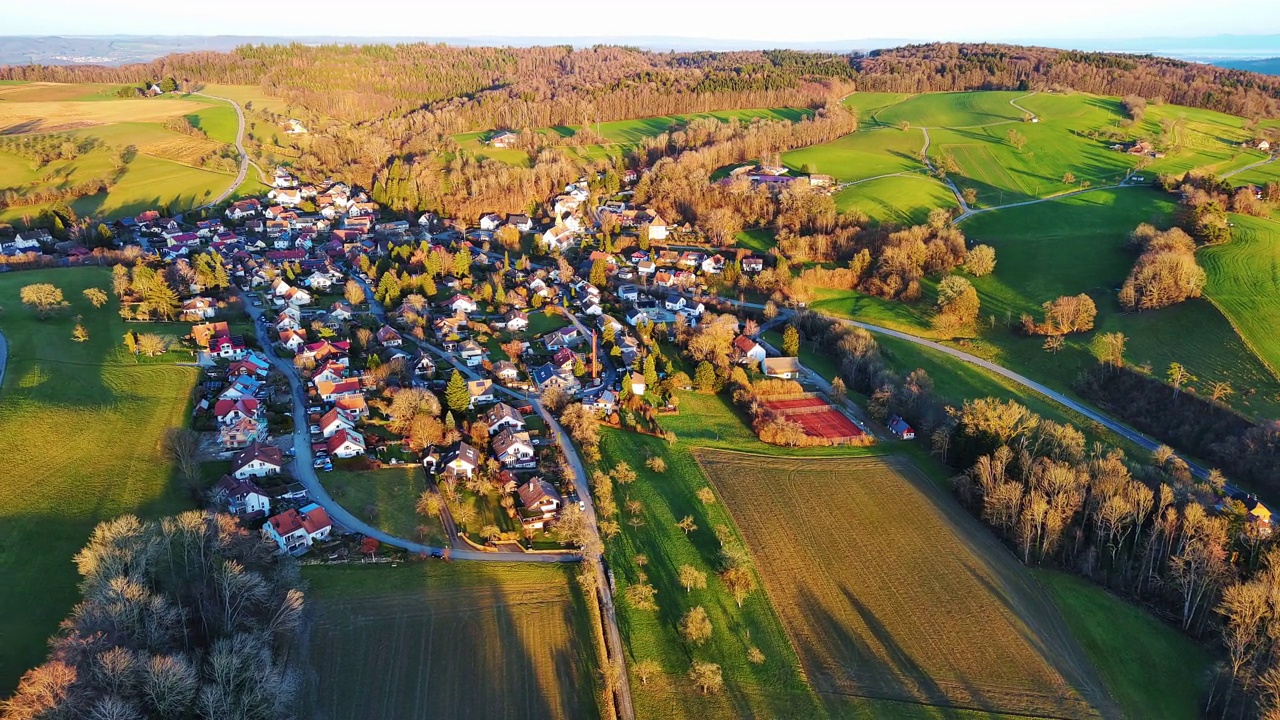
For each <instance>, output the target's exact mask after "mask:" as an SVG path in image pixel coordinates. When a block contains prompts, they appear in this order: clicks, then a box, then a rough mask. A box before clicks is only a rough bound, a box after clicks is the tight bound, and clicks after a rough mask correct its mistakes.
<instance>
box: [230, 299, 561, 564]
mask: <svg viewBox="0 0 1280 720" xmlns="http://www.w3.org/2000/svg"><path fill="white" fill-rule="evenodd" d="M241 298H242V300H244V306H245V309H246V310H247V311H248V313H249V316H250V317H251V318H252V319H253V324H254V330H255V332H256V334H257V337H258V343H259V344H261V346H262V348H263V355H265V356H266V357H267V359H268V360H269V361H270V362H271V364H272V365H274V366H275V367H276V369H277V370H279V371H280V372H282V373H284V376H285V377H286V378H288V379H289V388H290V391H291V394H292V395H293V417H294V423H293V445H294V449H295V450H296V451H297V457H295V458H294V460H293V463H292V467H291V468H290V470H291V471H292V474H293V477H294V478H296V479H297V480H298V482H300V483H302V485H303V486H304V487H305V488H306V489H307V494H308V495H309V496H310V498H311V499H312V500H314V501H315V502H317V503H319V505H320V506H321V507H323V508H324V509H325V511H326V512H328V513H329V517H330V518H332V519H333V521H334V522H335V523H337V524H338V525H341V526H342V527H344V528H346V529H347V530H349V531H351V532H358V533H362V534H364V535H367V536H369V537H371V538H374V539H376V540H377V541H378V542H381V543H386V544H387V545H391V546H392V547H398V548H403V549H405V550H408V551H409V552H413V553H420V554H430V553H432V552H433V551H438V550H441V549H442V548H437V547H432V546H430V545H423V544H421V543H416V542H413V541H411V540H406V539H404V538H401V537H396V536H394V535H392V534H390V533H387V532H383V531H382V530H379V529H378V528H375V527H373V526H372V525H370V524H368V523H367V522H365V521H364V520H361V519H360V518H358V517H356V516H355V515H353V514H352V513H351V512H349V511H348V510H347V509H346V508H344V507H343V506H342V505H341V503H339V502H337V501H336V500H334V499H333V498H332V497H331V496H330V495H329V492H328V491H327V490H325V488H324V485H323V484H322V483H321V482H320V477H319V476H318V475H317V474H316V470H315V467H314V466H313V465H312V462H313V461H314V456H313V455H312V454H311V433H310V432H309V428H308V424H307V395H306V386H304V385H303V383H302V378H301V377H299V375H298V372H297V370H296V369H295V368H294V367H293V363H291V362H289V361H288V360H286V359H284V358H281V357H277V356H276V354H275V352H274V351H273V349H272V345H271V341H270V340H269V339H268V338H267V331H266V326H265V325H264V324H263V323H260V322H258V318H259V317H261V316H262V314H263V311H264V310H263V308H261V307H256V306H254V305H252V304H251V303H250V301H249V299H248V298H247V297H245V296H244V295H241ZM451 554H452V557H453V559H455V560H487V561H500V562H542V563H549V562H576V561H577V560H578V555H577V554H576V553H561V554H542V553H537V554H532V553H516V552H492V553H490V552H481V551H479V550H451Z"/></svg>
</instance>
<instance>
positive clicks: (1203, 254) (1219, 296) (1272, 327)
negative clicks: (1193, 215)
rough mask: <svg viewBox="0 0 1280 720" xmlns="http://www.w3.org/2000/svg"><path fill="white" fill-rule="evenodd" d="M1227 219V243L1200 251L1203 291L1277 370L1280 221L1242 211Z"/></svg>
mask: <svg viewBox="0 0 1280 720" xmlns="http://www.w3.org/2000/svg"><path fill="white" fill-rule="evenodd" d="M1232 222H1234V223H1235V230H1234V232H1233V233H1232V235H1231V242H1229V243H1225V244H1223V245H1214V246H1212V247H1207V248H1204V249H1203V250H1201V251H1200V253H1199V261H1200V265H1201V266H1202V267H1204V269H1205V273H1206V274H1207V275H1208V284H1207V285H1206V287H1205V294H1206V295H1207V296H1208V298H1209V300H1211V301H1212V302H1213V304H1214V305H1216V306H1217V307H1218V309H1219V310H1221V311H1222V313H1223V314H1224V315H1226V316H1227V318H1228V319H1230V320H1231V324H1232V325H1234V326H1235V328H1236V330H1237V331H1238V332H1239V333H1240V335H1241V337H1243V338H1244V340H1245V342H1246V343H1247V344H1248V345H1249V347H1250V348H1251V349H1252V350H1253V351H1254V352H1255V353H1257V354H1258V356H1259V357H1260V358H1262V359H1263V361H1265V362H1266V363H1267V364H1268V365H1269V366H1270V367H1271V369H1272V371H1273V372H1274V371H1276V370H1278V369H1280V333H1277V332H1276V329H1277V328H1280V224H1277V223H1276V222H1274V221H1271V220H1262V219H1259V218H1253V217H1248V216H1244V215H1234V216H1232Z"/></svg>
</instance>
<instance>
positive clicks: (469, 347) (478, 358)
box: [458, 340, 484, 367]
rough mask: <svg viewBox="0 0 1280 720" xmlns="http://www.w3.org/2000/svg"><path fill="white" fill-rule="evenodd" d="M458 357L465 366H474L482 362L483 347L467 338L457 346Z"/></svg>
mask: <svg viewBox="0 0 1280 720" xmlns="http://www.w3.org/2000/svg"><path fill="white" fill-rule="evenodd" d="M458 357H460V358H462V361H463V362H464V363H466V365H467V367H475V366H477V365H479V364H481V363H483V362H484V348H483V347H481V346H480V343H478V342H476V341H475V340H467V341H466V342H464V343H462V345H460V346H459V347H458Z"/></svg>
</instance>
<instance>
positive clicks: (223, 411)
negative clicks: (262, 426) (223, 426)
mask: <svg viewBox="0 0 1280 720" xmlns="http://www.w3.org/2000/svg"><path fill="white" fill-rule="evenodd" d="M234 411H239V412H240V413H241V414H243V415H248V416H250V417H252V416H254V415H257V414H258V401H257V399H256V398H251V397H242V398H239V399H237V400H232V399H231V398H225V399H222V400H219V401H218V402H216V403H214V404H213V415H214V417H216V418H218V419H222V418H224V417H226V416H228V415H230V414H231V413H232V412H234Z"/></svg>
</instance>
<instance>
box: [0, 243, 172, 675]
mask: <svg viewBox="0 0 1280 720" xmlns="http://www.w3.org/2000/svg"><path fill="white" fill-rule="evenodd" d="M37 282H48V283H52V284H54V285H56V286H57V287H59V288H61V289H62V291H63V294H64V296H65V298H66V299H67V301H68V302H69V303H70V304H71V307H70V308H68V309H67V310H66V311H64V312H63V313H62V314H61V315H59V316H57V317H54V318H50V319H49V320H44V321H41V320H38V319H36V318H35V316H34V313H33V312H31V311H30V310H28V309H27V308H25V307H23V305H22V303H21V301H20V300H19V298H18V291H19V289H20V288H21V287H22V286H24V285H27V284H30V283H37ZM87 287H101V288H105V289H109V288H110V287H111V273H110V272H109V270H108V269H107V268H72V269H59V270H41V271H32V272H11V273H6V274H4V275H0V306H2V307H4V312H3V313H0V332H3V333H4V335H5V338H6V339H7V341H8V344H9V362H8V368H7V369H6V371H5V376H4V387H3V389H2V390H0V437H3V438H4V440H3V442H0V448H3V449H4V457H5V460H4V462H5V468H4V471H3V473H0V474H2V475H3V477H4V481H3V482H0V577H3V578H4V581H3V582H0V643H2V645H3V647H4V651H3V652H0V695H4V694H7V693H8V692H10V691H11V690H12V689H13V687H14V686H15V685H16V683H17V681H18V677H19V676H20V675H21V674H22V673H23V672H25V671H26V670H27V669H29V668H31V667H33V666H35V665H37V664H39V663H40V662H41V661H42V660H43V659H44V656H45V653H46V652H47V650H48V647H47V645H46V639H47V638H48V637H49V635H51V634H52V633H53V632H54V631H55V630H57V627H58V623H59V622H61V620H62V619H63V618H64V617H65V616H66V615H67V613H68V612H69V611H70V610H71V607H72V606H73V605H74V604H75V602H76V601H77V600H78V599H79V592H78V590H77V584H78V582H79V579H80V578H79V576H78V575H77V573H76V571H75V567H74V566H73V564H72V562H71V558H72V556H73V555H74V554H75V553H76V552H77V551H79V550H80V548H81V547H83V545H84V543H85V541H86V540H87V539H88V537H89V533H90V532H91V531H92V529H93V527H94V525H96V524H97V523H98V522H99V521H101V520H105V519H108V518H111V517H115V516H117V515H120V514H122V513H138V514H141V515H145V516H156V515H162V514H168V513H172V512H175V511H178V510H182V509H185V508H186V507H187V506H188V504H189V502H190V500H189V499H188V497H187V495H186V494H185V493H184V492H183V491H182V490H181V489H180V488H178V487H176V483H175V482H174V481H173V477H172V465H171V463H170V461H169V459H168V458H167V457H166V455H165V453H164V451H163V450H162V445H163V438H164V436H165V433H166V432H168V431H169V430H170V429H171V428H175V427H181V426H182V425H183V424H184V423H185V422H186V418H187V415H188V411H189V408H190V394H191V391H192V389H193V387H194V386H195V382H196V377H197V372H196V370H195V369H193V368H189V367H177V366H175V365H173V364H172V363H173V362H174V361H175V360H184V359H185V360H189V359H190V358H189V357H188V356H186V355H185V353H182V354H179V353H171V357H169V358H158V359H156V361H154V362H146V361H144V362H143V363H142V364H137V363H135V362H134V358H133V357H132V356H124V355H123V353H122V349H121V347H120V338H121V336H122V335H123V333H124V332H125V324H124V322H123V321H122V320H120V317H119V315H117V313H116V307H115V304H114V302H111V303H108V304H107V305H106V306H104V307H102V308H101V309H95V308H94V307H93V306H92V305H91V304H90V303H89V302H88V301H87V300H85V298H84V297H83V295H82V291H83V290H84V289H85V288H87ZM76 315H80V316H82V317H83V320H82V322H83V324H84V326H85V328H86V329H87V330H88V331H89V340H88V341H87V342H84V343H76V342H73V341H72V340H71V330H72V327H73V326H74V325H75V320H74V317H75V316H76ZM132 327H134V328H135V329H138V330H140V331H142V332H147V331H155V332H160V333H162V334H167V335H174V336H176V335H180V334H183V333H185V332H186V331H187V330H189V328H190V326H189V325H164V326H155V327H154V329H152V328H146V327H138V326H136V325H135V326H132ZM33 597H38V598H39V602H32V598H33Z"/></svg>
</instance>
